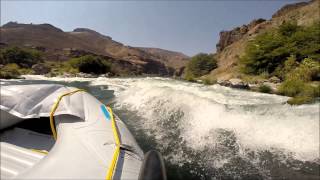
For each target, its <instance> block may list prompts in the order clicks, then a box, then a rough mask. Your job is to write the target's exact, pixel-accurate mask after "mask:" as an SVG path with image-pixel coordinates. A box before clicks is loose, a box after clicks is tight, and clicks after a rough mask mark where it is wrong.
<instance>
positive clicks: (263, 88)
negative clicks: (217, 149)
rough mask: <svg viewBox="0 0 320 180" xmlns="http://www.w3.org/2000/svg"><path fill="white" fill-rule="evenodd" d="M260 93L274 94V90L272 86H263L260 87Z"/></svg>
mask: <svg viewBox="0 0 320 180" xmlns="http://www.w3.org/2000/svg"><path fill="white" fill-rule="evenodd" d="M259 92H262V93H271V92H272V89H271V87H270V86H268V85H264V84H263V85H261V86H259Z"/></svg>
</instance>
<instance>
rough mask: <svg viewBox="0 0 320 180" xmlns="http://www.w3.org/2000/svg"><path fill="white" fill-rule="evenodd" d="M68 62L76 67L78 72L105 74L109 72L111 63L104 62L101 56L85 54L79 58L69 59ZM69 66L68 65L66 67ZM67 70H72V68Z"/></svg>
mask: <svg viewBox="0 0 320 180" xmlns="http://www.w3.org/2000/svg"><path fill="white" fill-rule="evenodd" d="M68 64H69V65H70V66H71V67H72V68H74V69H76V70H77V71H79V72H83V73H93V74H105V73H107V72H110V69H111V65H110V64H109V63H107V62H106V60H104V59H103V58H101V57H98V56H92V55H85V56H82V57H79V58H73V59H71V60H70V61H69V62H68ZM66 68H70V67H68V66H67V67H66ZM72 68H71V69H69V70H73V69H72Z"/></svg>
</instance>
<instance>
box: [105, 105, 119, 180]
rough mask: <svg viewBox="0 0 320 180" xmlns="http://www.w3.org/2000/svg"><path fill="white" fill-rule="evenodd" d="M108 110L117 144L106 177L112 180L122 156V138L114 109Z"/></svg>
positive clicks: (107, 179)
mask: <svg viewBox="0 0 320 180" xmlns="http://www.w3.org/2000/svg"><path fill="white" fill-rule="evenodd" d="M107 108H108V111H109V114H110V117H111V125H112V132H113V137H114V140H115V142H116V149H115V150H114V152H113V157H112V161H111V163H110V166H109V169H108V172H107V176H106V180H112V177H113V172H114V170H115V167H116V164H117V161H118V158H119V155H120V138H119V135H118V131H117V125H116V121H115V120H114V117H113V112H112V109H111V108H110V107H107Z"/></svg>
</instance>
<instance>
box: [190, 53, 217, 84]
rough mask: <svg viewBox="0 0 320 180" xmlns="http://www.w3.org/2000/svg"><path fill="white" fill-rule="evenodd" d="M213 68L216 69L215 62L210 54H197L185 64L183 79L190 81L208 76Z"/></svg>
mask: <svg viewBox="0 0 320 180" xmlns="http://www.w3.org/2000/svg"><path fill="white" fill-rule="evenodd" d="M215 68H217V61H216V59H215V58H214V57H213V55H212V54H206V53H200V54H197V55H195V56H193V57H192V58H191V60H190V61H189V62H188V64H187V67H186V72H185V79H186V80H188V81H192V80H194V79H195V78H197V77H200V76H203V75H205V74H208V73H209V72H210V71H211V70H213V69H215Z"/></svg>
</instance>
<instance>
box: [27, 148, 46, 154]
mask: <svg viewBox="0 0 320 180" xmlns="http://www.w3.org/2000/svg"><path fill="white" fill-rule="evenodd" d="M30 150H31V151H34V152H38V153H41V154H48V151H46V150H39V149H30Z"/></svg>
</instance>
